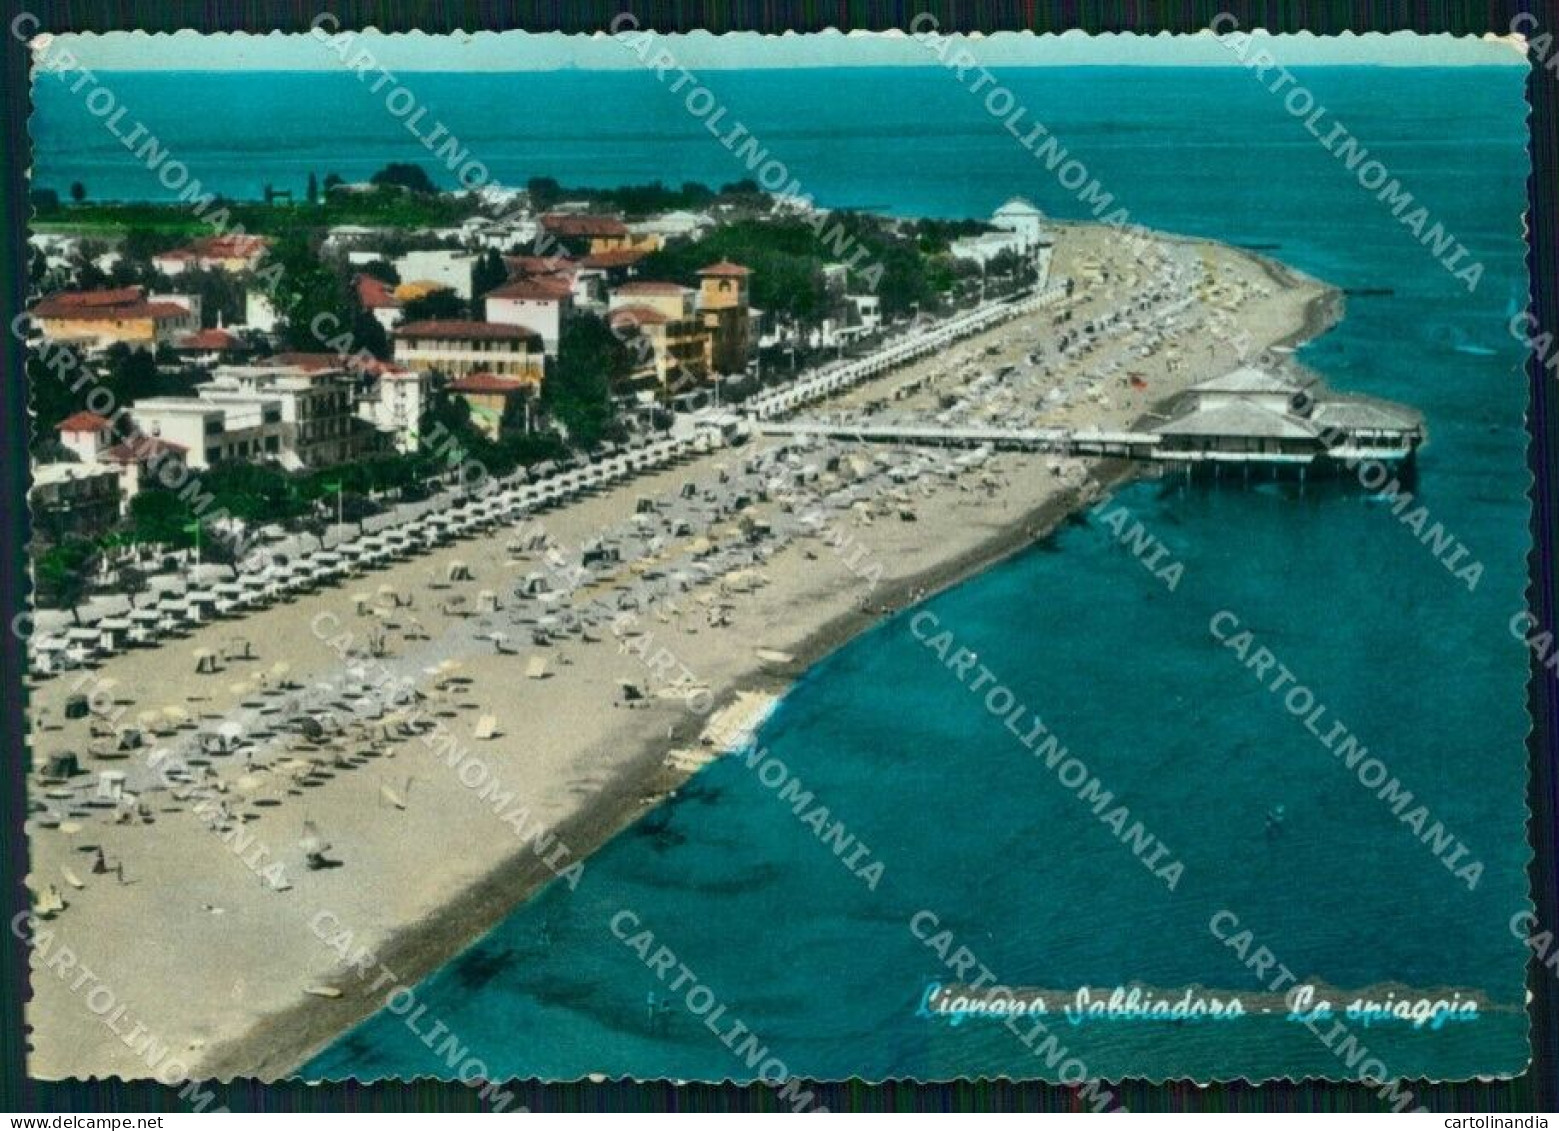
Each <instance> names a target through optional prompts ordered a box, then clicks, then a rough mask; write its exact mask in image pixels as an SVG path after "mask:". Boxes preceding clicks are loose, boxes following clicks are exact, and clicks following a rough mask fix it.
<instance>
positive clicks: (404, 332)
mask: <svg viewBox="0 0 1559 1131" xmlns="http://www.w3.org/2000/svg"><path fill="white" fill-rule="evenodd" d="M391 337H392V338H393V339H394V341H395V361H396V363H397V364H399V365H402V366H405V367H406V368H408V369H415V370H419V371H422V372H431V373H442V374H443V375H444V376H446V377H464V376H465V375H467V374H469V373H495V374H497V375H499V376H501V377H518V378H520V379H522V380H525V381H529V382H531V383H533V384H538V385H539V384H540V383H541V379H542V372H543V368H544V366H545V364H546V361H545V358H546V350H545V346H544V344H543V342H542V338H541V335H540V334H538V333H537V332H536V331H535V330H533V329H530V328H529V327H526V326H514V325H509V324H507V323H503V322H474V321H466V320H461V319H437V320H430V321H424V322H408V323H406V324H404V325H401V326H397V327H396V328H395V330H394V331H393V332H392V334H391Z"/></svg>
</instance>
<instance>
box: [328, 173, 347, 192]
mask: <svg viewBox="0 0 1559 1131" xmlns="http://www.w3.org/2000/svg"><path fill="white" fill-rule="evenodd" d="M344 184H346V182H345V181H343V180H342V179H341V174H339V173H326V174H325V194H326V195H327V196H328V195H329V194H330V190H331V189H337V188H340V187H341V186H342V185H344Z"/></svg>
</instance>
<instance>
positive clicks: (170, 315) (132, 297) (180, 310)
mask: <svg viewBox="0 0 1559 1131" xmlns="http://www.w3.org/2000/svg"><path fill="white" fill-rule="evenodd" d="M29 313H30V315H31V316H32V321H33V324H34V325H36V326H37V327H38V329H39V330H40V331H41V332H42V333H43V336H44V337H46V338H48V339H50V340H51V341H56V342H74V343H78V344H81V345H85V346H88V347H90V348H105V347H107V346H110V345H112V344H114V343H115V342H123V343H124V344H126V345H130V346H142V347H144V348H146V349H155V348H156V347H157V346H158V345H160V344H162V343H163V342H172V341H174V340H175V339H176V338H182V337H183V336H184V335H185V334H191V333H194V332H195V331H197V330H199V329H200V315H199V312H198V307H196V306H195V305H193V302H191V305H184V304H182V303H179V302H174V301H172V300H171V299H168V298H157V297H156V296H153V297H152V298H150V299H149V298H147V297H146V293H145V291H143V290H142V289H141V288H140V287H119V288H117V289H115V290H107V291H61V292H60V293H59V294H53V295H50V296H49V297H48V298H46V299H44V300H43V301H42V302H40V303H38V305H37V306H35V307H33V308H32V310H31V311H30V312H29Z"/></svg>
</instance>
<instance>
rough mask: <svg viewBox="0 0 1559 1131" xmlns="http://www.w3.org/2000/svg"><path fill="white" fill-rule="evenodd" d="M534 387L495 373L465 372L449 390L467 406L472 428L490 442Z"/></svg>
mask: <svg viewBox="0 0 1559 1131" xmlns="http://www.w3.org/2000/svg"><path fill="white" fill-rule="evenodd" d="M536 388H537V386H536V385H535V384H534V383H533V382H530V381H523V380H520V379H519V378H516V377H500V376H498V375H497V374H496V373H468V374H466V375H465V376H464V377H457V378H455V380H453V381H451V382H450V383H449V391H450V392H451V393H452V394H454V395H455V396H457V397H459V398H460V399H461V400H463V401H465V402H466V404H467V405H468V406H469V407H470V409H471V423H472V425H473V426H474V427H476V428H478V429H480V430H481V431H482V432H483V433H484V434H485V435H486V436H487V437H488V438H489V439H492V440H496V439H497V438H498V435H499V433H500V432H502V431H503V423H504V421H505V420H507V419H508V418H509V416H510V415H511V413H512V412H513V410H514V407H515V406H516V405H518V404H520V403H521V400H522V398H524V397H527V396H530V395H532V394H533V393H534V392H535V390H536Z"/></svg>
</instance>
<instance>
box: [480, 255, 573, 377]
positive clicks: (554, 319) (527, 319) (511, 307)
mask: <svg viewBox="0 0 1559 1131" xmlns="http://www.w3.org/2000/svg"><path fill="white" fill-rule="evenodd" d="M483 302H484V305H485V307H486V313H487V320H488V321H489V322H497V323H501V324H503V325H507V326H520V327H523V328H525V329H527V330H530V331H532V332H534V333H536V334H537V335H539V336H540V337H541V344H542V350H543V352H545V353H546V355H547V356H548V357H556V356H557V353H558V340H559V339H560V338H561V337H562V335H563V324H564V323H565V322H566V321H568V318H569V315H571V314H572V313H573V309H574V289H573V287H572V286H571V285H570V284H569V282H568V280H566V279H563V278H560V277H558V276H556V275H538V276H531V277H527V278H522V279H514V280H511V281H510V282H507V283H505V284H504V285H503V286H501V287H498V288H496V289H495V290H491V291H488V292H487V297H486V298H485V299H484V300H483Z"/></svg>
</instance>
